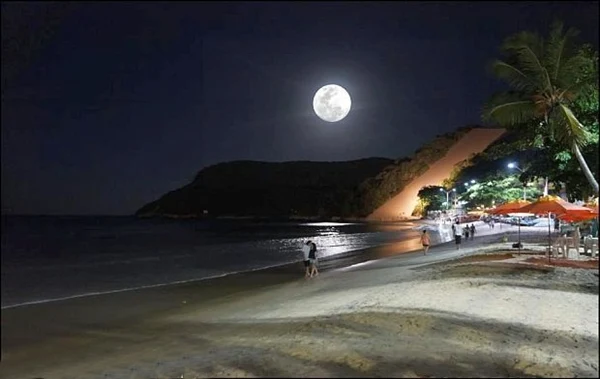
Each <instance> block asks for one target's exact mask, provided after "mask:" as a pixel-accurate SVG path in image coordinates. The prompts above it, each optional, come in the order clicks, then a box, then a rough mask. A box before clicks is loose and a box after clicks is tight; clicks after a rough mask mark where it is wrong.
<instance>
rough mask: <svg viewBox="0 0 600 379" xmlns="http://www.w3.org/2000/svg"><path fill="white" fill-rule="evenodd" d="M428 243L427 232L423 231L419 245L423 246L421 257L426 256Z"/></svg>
mask: <svg viewBox="0 0 600 379" xmlns="http://www.w3.org/2000/svg"><path fill="white" fill-rule="evenodd" d="M430 243H431V240H430V239H429V233H427V230H423V234H421V245H423V255H427V251H428V250H429V244H430Z"/></svg>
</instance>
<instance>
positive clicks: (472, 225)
mask: <svg viewBox="0 0 600 379" xmlns="http://www.w3.org/2000/svg"><path fill="white" fill-rule="evenodd" d="M473 237H475V224H471V240H473Z"/></svg>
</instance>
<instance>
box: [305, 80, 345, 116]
mask: <svg viewBox="0 0 600 379" xmlns="http://www.w3.org/2000/svg"><path fill="white" fill-rule="evenodd" d="M351 106H352V100H351V99H350V95H349V94H348V92H347V91H346V90H345V89H344V88H343V87H341V86H338V85H337V84H328V85H326V86H323V87H321V89H319V90H318V91H317V93H315V97H314V99H313V108H314V110H315V113H316V114H317V116H319V117H320V118H321V119H322V120H324V121H327V122H337V121H340V120H341V119H343V118H344V117H346V116H347V115H348V112H350V107H351Z"/></svg>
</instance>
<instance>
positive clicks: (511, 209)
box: [488, 199, 531, 215]
mask: <svg viewBox="0 0 600 379" xmlns="http://www.w3.org/2000/svg"><path fill="white" fill-rule="evenodd" d="M529 204H531V202H529V201H527V200H520V199H519V200H514V201H509V202H506V203H504V204H501V205H498V206H497V207H496V208H494V209H492V210H490V211H489V212H488V213H490V214H494V215H507V214H509V213H515V212H520V211H521V208H523V207H524V206H526V205H529Z"/></svg>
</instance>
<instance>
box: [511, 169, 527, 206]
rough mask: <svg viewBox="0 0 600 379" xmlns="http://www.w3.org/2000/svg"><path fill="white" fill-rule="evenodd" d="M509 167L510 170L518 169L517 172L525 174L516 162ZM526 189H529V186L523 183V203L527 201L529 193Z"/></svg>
mask: <svg viewBox="0 0 600 379" xmlns="http://www.w3.org/2000/svg"><path fill="white" fill-rule="evenodd" d="M507 166H508V168H516V169H517V170H519V171H521V172H523V173H524V172H525V171H523V170H522V169H521V168H520V167H519V166H517V164H516V163H514V162H510V163H509V164H508V165H507ZM526 189H527V184H525V183H523V201H527V192H526V191H525V190H526Z"/></svg>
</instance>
